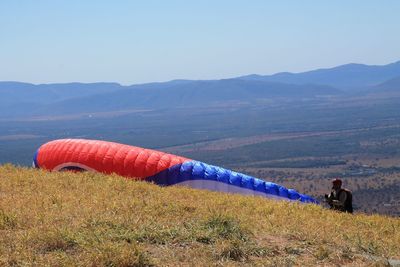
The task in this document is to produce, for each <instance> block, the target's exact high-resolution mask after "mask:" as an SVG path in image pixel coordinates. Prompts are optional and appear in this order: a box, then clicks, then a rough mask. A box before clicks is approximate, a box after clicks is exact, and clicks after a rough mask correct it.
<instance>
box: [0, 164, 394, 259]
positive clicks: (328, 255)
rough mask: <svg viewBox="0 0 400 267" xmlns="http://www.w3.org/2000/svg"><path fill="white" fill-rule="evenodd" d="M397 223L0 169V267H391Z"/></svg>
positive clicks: (83, 176)
mask: <svg viewBox="0 0 400 267" xmlns="http://www.w3.org/2000/svg"><path fill="white" fill-rule="evenodd" d="M399 258H400V219H398V218H393V217H385V216H379V215H364V214H357V215H349V214H342V213H336V212H333V211H330V210H325V209H323V208H322V207H320V206H316V205H303V204H299V203H293V202H284V201H281V202H277V201H273V200H268V199H264V198H256V197H245V196H239V195H228V194H222V193H216V192H208V191H199V190H191V189H188V188H180V187H169V188H161V187H158V186H155V185H152V184H148V183H145V182H134V181H127V180H126V179H123V178H121V177H117V176H104V175H100V174H94V173H66V172H64V173H49V172H45V171H40V170H34V169H28V168H17V167H14V166H12V165H3V166H0V266H1V265H2V266H11V265H14V266H38V265H48V266H71V265H78V266H176V265H178V266H179V265H180V266H213V265H218V266H220V265H226V266H235V265H248V264H251V265H263V266H268V265H270V266H276V265H278V266H282V265H299V266H300V265H307V266H315V265H326V266H330V265H332V266H336V265H346V264H348V265H352V266H357V265H363V266H364V265H367V264H375V265H385V264H387V263H388V261H387V260H388V259H399Z"/></svg>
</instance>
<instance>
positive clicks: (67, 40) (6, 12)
mask: <svg viewBox="0 0 400 267" xmlns="http://www.w3.org/2000/svg"><path fill="white" fill-rule="evenodd" d="M399 14H400V1H397V0H385V1H376V0H374V1H372V0H350V1H349V0H335V1H331V0H314V1H310V0H302V1H298V0H279V1H278V0H276V1H269V0H243V1H239V0H212V1H209V0H198V1H194V0H168V1H167V0H159V1H156V0H142V1H135V0H113V1H110V0H107V1H106V0H84V1H82V0H47V1H46V0H1V1H0V81H22V82H31V83H55V82H58V83H61V82H72V81H76V82H99V81H104V82H119V83H121V84H137V83H145V82H156V81H168V80H173V79H220V78H229V77H236V76H241V75H247V74H254V73H256V74H263V75H266V74H273V73H276V72H282V71H290V72H302V71H307V70H312V69H316V68H328V67H333V66H337V65H341V64H346V63H364V64H369V65H383V64H388V63H391V62H395V61H399V60H400V16H399Z"/></svg>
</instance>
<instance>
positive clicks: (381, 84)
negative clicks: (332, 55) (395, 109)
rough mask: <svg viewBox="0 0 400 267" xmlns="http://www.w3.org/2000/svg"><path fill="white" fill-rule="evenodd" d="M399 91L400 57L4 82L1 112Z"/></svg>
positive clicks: (1, 84) (0, 90) (76, 110)
mask: <svg viewBox="0 0 400 267" xmlns="http://www.w3.org/2000/svg"><path fill="white" fill-rule="evenodd" d="M389 92H390V93H391V95H392V94H393V93H400V61H398V62H395V63H391V64H388V65H382V66H370V65H363V64H346V65H342V66H338V67H334V68H329V69H317V70H312V71H307V72H301V73H287V72H284V73H277V74H274V75H256V74H252V75H247V76H241V77H236V78H231V79H222V80H173V81H169V82H161V83H147V84H138V85H130V86H123V85H120V84H118V83H64V84H37V85H35V84H29V83H21V82H0V96H1V97H0V117H3V118H4V117H20V116H23V117H26V116H40V115H49V114H52V115H53V114H75V113H86V112H103V111H120V110H126V109H157V108H158V109H159V108H169V107H198V106H203V107H204V106H214V105H224V104H232V103H233V104H240V103H260V102H261V103H262V102H263V101H271V100H274V101H279V100H290V101H295V100H299V99H318V98H320V97H342V96H344V97H345V96H347V95H349V94H352V95H354V94H355V93H356V94H357V95H367V94H372V95H376V94H381V95H382V94H386V93H389Z"/></svg>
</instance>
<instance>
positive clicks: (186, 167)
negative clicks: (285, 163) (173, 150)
mask: <svg viewBox="0 0 400 267" xmlns="http://www.w3.org/2000/svg"><path fill="white" fill-rule="evenodd" d="M146 180H147V181H150V182H154V183H155V184H158V185H164V186H168V185H174V184H179V183H182V182H188V181H199V180H202V181H205V182H206V181H212V182H219V183H221V184H225V185H227V186H234V187H237V188H238V189H239V188H240V189H247V190H251V191H254V192H255V193H262V194H266V195H271V196H276V197H282V198H287V199H290V200H296V201H300V202H306V203H318V202H317V201H316V200H315V199H313V198H312V197H310V196H307V195H302V194H299V193H298V192H297V191H295V190H293V189H287V188H285V187H283V186H281V185H278V184H275V183H270V182H266V181H263V180H261V179H258V178H255V177H252V176H249V175H246V174H242V173H237V172H234V171H231V170H227V169H224V168H221V167H217V166H213V165H209V164H206V163H203V162H200V161H188V162H184V163H182V164H177V165H174V166H172V167H170V168H168V169H166V170H164V171H162V172H159V173H157V174H156V175H153V176H150V177H148V178H147V179H146ZM225 191H228V192H229V190H225ZM232 191H233V192H235V191H236V190H232ZM262 194H261V195H262Z"/></svg>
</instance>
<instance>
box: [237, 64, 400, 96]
mask: <svg viewBox="0 0 400 267" xmlns="http://www.w3.org/2000/svg"><path fill="white" fill-rule="evenodd" d="M396 76H400V61H397V62H394V63H391V64H387V65H364V64H355V63H351V64H346V65H341V66H337V67H334V68H327V69H317V70H311V71H306V72H300V73H290V72H281V73H276V74H273V75H257V74H252V75H247V76H242V77H239V78H240V79H244V80H257V81H272V82H283V83H292V84H308V83H312V84H324V85H329V86H332V87H335V88H338V89H342V90H354V89H362V88H366V87H370V86H375V85H378V84H380V83H383V82H385V81H387V80H389V79H392V78H394V77H396Z"/></svg>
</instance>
